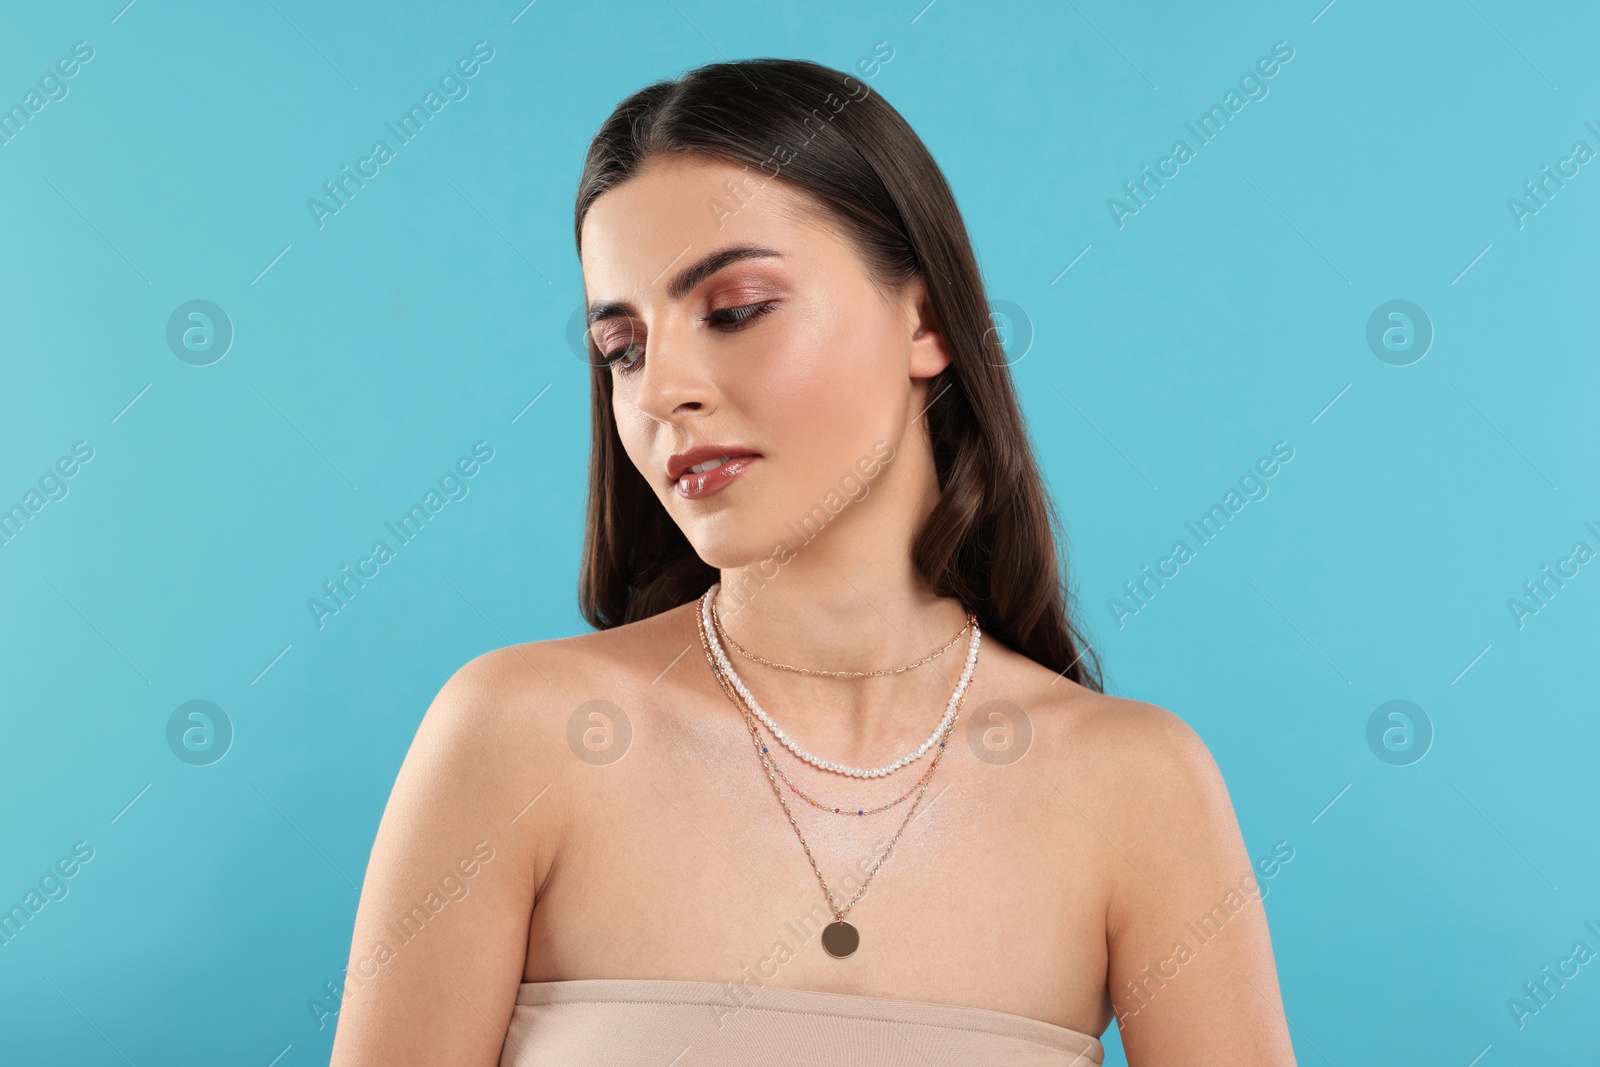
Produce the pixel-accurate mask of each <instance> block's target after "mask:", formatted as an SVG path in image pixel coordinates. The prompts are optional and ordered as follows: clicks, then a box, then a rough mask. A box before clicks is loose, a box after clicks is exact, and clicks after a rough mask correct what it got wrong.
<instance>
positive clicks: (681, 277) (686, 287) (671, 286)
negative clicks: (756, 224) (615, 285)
mask: <svg viewBox="0 0 1600 1067" xmlns="http://www.w3.org/2000/svg"><path fill="white" fill-rule="evenodd" d="M782 258H783V253H782V252H777V251H774V250H773V249H770V248H763V247H762V246H760V245H732V246H730V247H728V248H720V249H718V250H717V251H715V252H711V253H708V254H707V255H704V256H702V257H700V259H698V260H696V261H695V262H694V263H691V264H690V265H689V266H687V267H685V268H684V269H683V270H681V271H679V272H678V274H677V275H675V276H674V277H673V279H672V280H671V281H670V282H668V283H667V295H668V296H669V297H671V298H672V299H673V300H682V299H683V298H684V297H685V296H686V295H688V293H689V291H690V290H691V289H693V288H694V287H695V286H697V285H699V284H700V283H701V282H703V281H705V280H706V279H707V278H709V277H711V275H713V274H715V273H716V272H717V271H719V270H721V269H722V268H723V267H726V266H728V265H729V264H730V263H738V262H739V261H741V260H745V259H782ZM634 314H637V311H636V310H635V309H634V306H633V305H632V304H630V303H628V302H627V301H625V300H624V301H597V302H595V303H593V304H590V305H589V315H588V324H589V325H590V326H593V325H594V324H595V323H597V322H599V321H600V320H601V319H614V318H622V317H624V316H628V315H634Z"/></svg>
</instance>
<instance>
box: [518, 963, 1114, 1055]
mask: <svg viewBox="0 0 1600 1067" xmlns="http://www.w3.org/2000/svg"><path fill="white" fill-rule="evenodd" d="M1104 1058H1105V1050H1104V1048H1102V1046H1101V1044H1100V1041H1099V1039H1097V1038H1094V1037H1091V1036H1089V1035H1088V1034H1081V1033H1079V1032H1078V1031H1076V1030H1069V1029H1067V1028H1066V1027H1064V1026H1057V1025H1055V1024H1054V1023H1047V1022H1044V1021H1042V1020H1039V1019H1030V1018H1027V1017H1026V1016H1022V1015H1012V1014H1010V1013H1008V1012H1003V1011H992V1010H990V1009H988V1008H973V1007H964V1006H958V1005H952V1004H934V1003H930V1002H928V1001H922V1000H897V999H891V998H886V997H864V996H856V995H853V994H848V993H823V992H818V991H814V990H809V989H785V988H781V987H776V986H757V987H749V986H737V985H733V984H731V983H730V984H722V983H717V982H685V981H676V980H666V979H631V978H586V979H578V980H570V981H562V982H524V983H522V985H521V987H520V988H519V989H518V991H517V1003H516V1007H515V1008H514V1009H512V1013H511V1027H510V1029H509V1030H508V1031H507V1032H506V1041H505V1048H504V1051H503V1052H502V1053H501V1057H500V1067H558V1065H559V1067H600V1065H605V1067H625V1065H628V1064H648V1065H650V1067H666V1065H668V1064H671V1065H672V1067H748V1065H750V1064H763V1065H767V1064H771V1065H779V1064H783V1065H791V1067H868V1065H871V1067H981V1065H989V1064H995V1065H1001V1064H1003V1065H1005V1067H1098V1065H1099V1064H1100V1063H1101V1062H1102V1061H1103V1060H1104Z"/></svg>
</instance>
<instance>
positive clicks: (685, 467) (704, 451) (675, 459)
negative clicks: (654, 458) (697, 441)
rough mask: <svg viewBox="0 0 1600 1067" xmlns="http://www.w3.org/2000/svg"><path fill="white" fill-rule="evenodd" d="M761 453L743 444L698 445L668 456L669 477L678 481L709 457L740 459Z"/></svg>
mask: <svg viewBox="0 0 1600 1067" xmlns="http://www.w3.org/2000/svg"><path fill="white" fill-rule="evenodd" d="M760 454H761V453H759V452H756V451H754V450H753V449H749V448H745V447H744V446H743V445H696V446H695V447H693V448H691V449H689V451H687V452H674V453H673V454H672V455H670V456H668V457H667V477H668V478H670V479H672V481H674V482H676V481H677V480H678V479H680V478H682V477H683V476H684V475H685V474H688V473H689V468H690V467H693V466H694V465H695V464H697V463H704V462H705V461H706V460H708V459H721V458H722V457H723V456H727V457H728V458H729V459H739V458H740V457H743V456H759V455H760Z"/></svg>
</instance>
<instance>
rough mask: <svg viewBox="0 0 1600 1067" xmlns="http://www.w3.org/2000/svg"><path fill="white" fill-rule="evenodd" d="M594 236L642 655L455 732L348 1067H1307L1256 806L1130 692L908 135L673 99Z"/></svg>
mask: <svg viewBox="0 0 1600 1067" xmlns="http://www.w3.org/2000/svg"><path fill="white" fill-rule="evenodd" d="M576 236H577V239H578V248H579V254H580V258H581V260H582V266H583V278H584V286H585V289H586V294H587V298H588V301H589V303H588V321H589V343H590V355H591V358H592V362H593V363H594V369H593V372H592V373H593V379H592V381H593V409H592V415H593V427H594V435H593V450H592V453H591V465H590V499H589V512H588V531H587V540H586V544H585V549H584V557H583V573H582V589H581V593H580V598H581V602H582V605H583V609H584V613H585V615H586V616H587V617H588V619H589V620H590V621H591V622H592V623H593V625H594V626H595V627H596V630H597V632H595V633H592V634H586V635H583V636H579V637H573V638H568V639H565V640H557V641H545V642H537V643H532V644H525V645H517V646H513V647H509V648H504V649H500V650H497V651H494V652H490V653H487V654H485V655H482V656H480V657H478V658H477V659H475V660H473V661H472V662H471V663H469V664H467V665H466V666H464V667H463V668H461V669H460V670H459V671H458V672H457V673H456V674H455V675H454V676H453V677H452V678H451V679H450V680H449V681H448V682H447V683H446V684H445V686H444V687H443V689H442V690H441V691H440V693H439V694H438V696H437V698H436V699H435V700H434V702H433V704H432V706H431V707H430V708H429V710H428V713H427V715H426V716H425V718H424V720H423V722H422V724H421V726H420V728H419V730H418V732H417V736H416V740H415V742H414V743H413V745H412V748H411V751H410V753H409V755H408V756H407V758H406V760H405V763H404V765H403V767H402V768H401V771H400V774H399V777H398V780H397V782H396V784H395V788H394V793H393V795H392V796H391V798H390V801H389V806H388V809H387V810H386V812H385V814H384V817H383V821H382V825H381V826H380V829H379V831H378V835H377V840H376V843H375V844H374V847H373V852H372V857H371V862H370V864H369V867H368V871H367V876H366V882H365V885H364V887H363V891H362V896H361V902H360V906H359V909H358V913H357V918H356V925H355V936H354V942H353V947H352V953H351V965H350V968H349V971H348V973H347V976H346V982H345V988H344V1003H343V1006H342V1012H341V1014H342V1018H341V1020H340V1025H339V1030H338V1038H337V1041H336V1044H335V1048H334V1055H333V1063H334V1064H335V1065H336V1067H355V1065H357V1064H374V1065H376V1064H384V1065H392V1064H413V1063H414V1064H437V1063H450V1064H476V1065H481V1067H491V1065H494V1064H504V1065H507V1067H511V1065H515V1067H533V1065H536V1064H556V1063H560V1064H580V1063H581V1064H591V1063H592V1064H602V1063H604V1064H617V1063H640V1064H661V1065H665V1064H668V1063H675V1064H683V1065H688V1064H735V1063H738V1064H744V1063H754V1062H770V1063H797V1064H798V1063H805V1064H811V1063H818V1064H820V1063H828V1064H856V1063H860V1064H868V1063H872V1064H884V1063H896V1064H898V1063H905V1064H919V1065H921V1064H946V1063H951V1064H953V1063H963V1064H967V1063H989V1062H992V1063H1005V1064H1041V1065H1043V1064H1052V1065H1063V1067H1064V1065H1066V1064H1071V1063H1078V1064H1085V1063H1098V1062H1100V1060H1101V1057H1102V1054H1103V1053H1102V1048H1101V1045H1100V1042H1099V1040H1098V1039H1097V1037H1096V1036H1095V1035H1099V1034H1101V1033H1103V1032H1104V1030H1105V1028H1106V1027H1107V1026H1108V1025H1109V1023H1110V1021H1111V1020H1112V1018H1113V1017H1114V1016H1115V1017H1116V1018H1117V1020H1118V1022H1119V1025H1120V1026H1121V1028H1122V1037H1123V1043H1124V1047H1125V1048H1126V1050H1127V1054H1128V1059H1129V1062H1130V1063H1132V1064H1134V1065H1136V1067H1137V1065H1144V1064H1169V1063H1180V1062H1181V1063H1184V1064H1191V1065H1192V1064H1207V1063H1217V1064H1221V1063H1226V1064H1229V1065H1240V1064H1252V1065H1255V1064H1261V1065H1266V1064H1272V1065H1280V1064H1291V1063H1293V1062H1294V1061H1293V1052H1292V1049H1291V1046H1290V1043H1289V1039H1288V1034H1287V1028H1286V1025H1285V1020H1284V1017H1283V1012H1282V1007H1281V1003H1280V999H1279V994H1278V987H1277V979H1276V974H1275V970H1274V964H1273V958H1272V949H1271V944H1270V941H1269V938H1268V933H1267V925H1266V919H1265V913H1264V911H1263V909H1262V906H1261V903H1260V895H1261V892H1260V889H1259V887H1258V886H1257V884H1256V882H1255V878H1254V871H1253V868H1252V864H1251V860H1250V857H1249V856H1248V855H1247V854H1246V852H1245V849H1244V845H1243V842H1242V840H1241V835H1240V832H1239V829H1238V825H1237V823H1236V821H1235V817H1234V814H1233V811H1232V808H1231V806H1230V802H1229V799H1228V795H1227V792H1226V789H1225V787H1224V785H1223V782H1222V779H1221V776H1220V775H1219V773H1218V771H1217V768H1216V765H1215V763H1214V762H1213V761H1212V759H1211V757H1210V755H1209V753H1208V752H1207V750H1206V748H1205V746H1204V745H1203V744H1202V743H1201V741H1200V740H1199V738H1198V737H1197V736H1196V735H1195V733H1194V732H1193V731H1192V730H1190V729H1189V728H1188V727H1187V726H1185V725H1184V723H1183V722H1182V721H1181V720H1180V719H1178V718H1177V717H1176V716H1174V715H1172V714H1171V713H1169V712H1167V711H1165V710H1163V709H1161V708H1158V707H1154V706H1152V705H1149V704H1144V703H1139V702H1135V701H1131V700H1124V699H1118V698H1114V697H1110V696H1107V695H1104V694H1103V693H1102V692H1101V685H1100V681H1099V674H1098V668H1097V666H1096V663H1095V658H1094V656H1093V654H1092V653H1091V651H1090V649H1089V648H1088V646H1087V645H1086V644H1085V643H1084V642H1083V639H1082V638H1081V636H1080V635H1079V634H1078V633H1077V632H1076V631H1075V629H1074V627H1073V625H1072V622H1071V618H1070V599H1069V597H1068V595H1067V593H1066V588H1067V587H1066V584H1065V582H1064V579H1063V573H1062V571H1061V569H1060V566H1059V563H1058V557H1057V552H1056V547H1055V542H1054V537H1053V531H1054V526H1055V520H1054V514H1053V511H1052V509H1051V507H1050V504H1049V499H1048V497H1047V495H1046V492H1045V489H1044V486H1043V483H1042V480H1041V478H1040V475H1039V472H1038V469H1037V467H1036V465H1035V462H1034V459H1033V455H1032V452H1031V449H1030V446H1029V444H1028V441H1027V437H1026V434H1025V430H1024V428H1023V423H1022V420H1021V416H1020V413H1019V409H1018V405H1017V402H1016V398H1015V395H1014V393H1013V389H1012V385H1011V381H1010V376H1009V371H1008V369H1007V367H1006V360H1005V355H1004V351H1003V349H1002V348H1001V347H1000V345H999V343H998V342H997V340H996V338H995V336H994V333H993V331H992V329H991V328H990V327H991V320H990V316H989V312H988V306H987V302H986V299H985V296H984V292H983V286H982V282H981V280H980V277H979V273H978V269H977V265H976V261H975V259H974V256H973V253H972V249H971V247H970V243H969V240H968V237H967V235H966V231H965V228H964V226H963V224H962V222H961V217H960V214H959V212H958V210H957V207H956V204H955V201H954V198H953V197H952V195H951V193H950V191H949V189H948V187H947V186H946V184H945V182H944V179H943V177H942V176H941V174H940V172H939V170H938V167H937V166H936V165H935V163H934V162H933V160H932V158H931V157H930V156H929V154H928V153H927V151H926V149H925V148H924V146H923V145H922V143H921V142H920V141H919V140H918V138H917V137H916V135H915V134H914V133H913V132H912V131H911V129H910V128H909V127H908V126H907V125H906V124H905V122H904V120H903V119H902V118H901V117H900V115H899V114H898V113H897V112H895V110H894V109H893V108H892V107H890V106H889V104H887V103H886V102H885V101H884V100H883V99H882V98H881V97H880V96H878V95H877V94H876V93H874V92H873V91H871V90H870V89H869V88H868V87H867V86H866V85H865V84H863V83H862V82H860V81H858V80H856V79H854V78H850V77H847V76H845V75H843V74H841V73H839V72H838V71H834V70H830V69H828V68H826V67H821V66H818V65H816V64H812V63H807V62H799V61H789V60H754V61H748V62H740V63H724V64H716V65H713V66H709V67H703V68H701V69H699V70H696V71H693V72H691V73H689V74H688V75H687V76H685V77H684V78H682V79H681V80H679V81H676V82H672V83H663V84H658V85H653V86H650V87H649V88H646V89H644V90H642V91H641V92H639V93H637V94H635V95H634V96H632V97H630V98H629V99H627V100H626V101H624V102H623V103H622V104H621V105H620V106H619V107H618V108H617V110H616V112H615V113H614V114H613V115H612V116H611V117H610V119H609V120H608V121H607V122H606V123H605V125H604V126H603V128H602V129H601V130H600V132H599V134H598V135H597V136H596V138H595V140H594V143H593V145H592V146H591V148H590V150H589V155H588V159H587V162H586V165H585V169H584V172H583V175H582V178H581V182H580V188H579V195H578V204H577V215H576ZM952 635H954V636H952ZM769 724H770V725H769ZM930 730H931V731H932V732H931V733H930ZM777 731H781V733H780V732H777ZM1219 902H1225V905H1224V903H1219ZM1196 923H1199V926H1200V929H1197V928H1196ZM1202 929H1203V931H1204V940H1202V938H1201V936H1197V935H1199V934H1200V933H1201V930H1202ZM1180 946H1181V951H1180Z"/></svg>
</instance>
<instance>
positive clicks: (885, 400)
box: [739, 308, 906, 455]
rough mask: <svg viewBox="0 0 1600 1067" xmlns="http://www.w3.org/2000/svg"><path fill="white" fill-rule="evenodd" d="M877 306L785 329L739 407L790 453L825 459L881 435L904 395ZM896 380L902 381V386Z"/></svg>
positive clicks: (901, 377) (816, 318)
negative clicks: (866, 439)
mask: <svg viewBox="0 0 1600 1067" xmlns="http://www.w3.org/2000/svg"><path fill="white" fill-rule="evenodd" d="M874 313H876V314H877V315H878V316H881V310H880V309H877V308H870V309H869V308H840V309H839V310H837V311H830V312H829V313H828V314H826V315H815V316H809V317H807V318H805V319H802V320H799V321H797V322H796V323H795V325H794V327H793V328H792V329H790V330H787V331H785V333H784V335H783V336H782V338H781V339H780V340H778V341H777V343H776V345H775V347H774V348H773V349H771V350H769V351H768V352H767V353H765V355H764V358H762V359H761V360H760V361H759V367H760V371H759V373H756V374H752V375H749V376H748V377H746V378H745V379H744V381H743V383H742V385H743V386H744V388H742V389H741V390H740V392H741V394H742V395H741V397H740V402H739V406H740V408H741V409H742V410H743V411H745V412H747V413H748V414H749V415H750V416H751V417H752V418H751V424H752V425H753V426H759V427H763V428H764V430H763V432H764V433H768V434H770V435H771V436H772V438H773V439H774V440H777V439H778V438H779V437H780V436H781V438H782V439H783V440H784V441H785V443H786V444H788V446H789V448H790V449H797V450H798V451H800V452H803V453H806V454H809V455H823V454H831V453H834V452H838V451H840V450H841V449H848V448H851V447H854V445H855V443H856V441H857V440H858V439H860V438H862V437H867V438H868V439H869V440H875V439H876V437H874V436H873V435H874V434H876V435H878V436H882V433H883V428H884V427H885V426H886V425H887V424H888V421H889V419H890V417H891V415H892V412H893V411H894V410H896V408H895V405H896V403H897V402H898V398H900V397H901V395H902V393H903V392H904V389H905V387H906V386H905V380H904V379H905V375H904V374H899V375H897V374H896V373H895V371H894V367H895V365H896V362H895V356H894V352H893V349H892V348H891V347H890V346H891V345H892V330H891V329H890V328H889V327H888V326H887V325H886V324H883V323H881V322H880V321H879V320H878V318H876V317H874ZM897 379H898V383H897Z"/></svg>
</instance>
